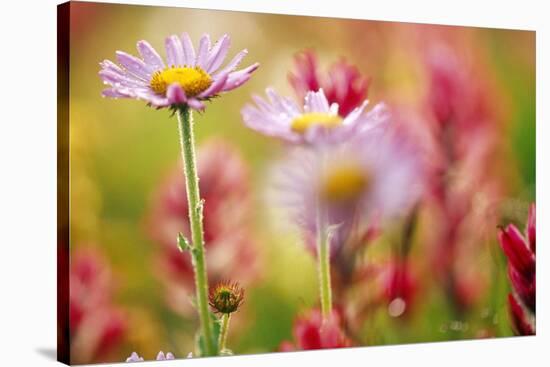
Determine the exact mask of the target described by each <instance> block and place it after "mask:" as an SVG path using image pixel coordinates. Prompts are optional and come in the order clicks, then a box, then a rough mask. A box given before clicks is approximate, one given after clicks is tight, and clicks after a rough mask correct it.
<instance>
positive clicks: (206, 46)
mask: <svg viewBox="0 0 550 367" xmlns="http://www.w3.org/2000/svg"><path fill="white" fill-rule="evenodd" d="M208 51H210V36H209V35H208V34H203V35H202V37H201V39H200V41H199V50H198V52H197V61H196V63H195V65H198V66H200V67H201V68H202V69H203V70H206V67H205V64H206V58H207V57H208Z"/></svg>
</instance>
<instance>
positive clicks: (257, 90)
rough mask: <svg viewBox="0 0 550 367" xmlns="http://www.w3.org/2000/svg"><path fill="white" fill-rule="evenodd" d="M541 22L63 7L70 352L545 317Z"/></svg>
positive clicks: (313, 341) (421, 334)
mask: <svg viewBox="0 0 550 367" xmlns="http://www.w3.org/2000/svg"><path fill="white" fill-rule="evenodd" d="M535 191H536V190H535V32H533V31H522V30H504V29H487V28H473V27H460V26H443V25H430V24H409V23H398V22H386V21H369V20H355V19H335V18H322V17H314V16H293V15H274V14H260V13H247V12H233V11H216V10H199V9H185V8H174V7H157V6H136V5H122V4H102V3H90V2H69V3H65V4H62V5H59V7H58V209H59V211H58V248H57V253H58V290H59V291H58V359H59V360H60V361H62V362H64V363H67V364H88V363H104V362H137V361H142V360H169V359H180V358H202V357H214V356H228V355H243V354H253V353H281V352H290V351H302V350H315V349H326V348H352V347H365V346H375V345H392V344H403V343H418V342H436V341H454V340H464V339H482V338H496V337H509V336H514V335H534V334H535V332H536V328H535V313H536V312H535V311H536V307H535V304H536V302H535V300H536V290H535V278H536V276H535V273H536V272H535V268H536V267H535V257H536V255H535V253H536V245H535V243H536V230H535V227H536V224H535V217H536V214H535V212H536V210H535Z"/></svg>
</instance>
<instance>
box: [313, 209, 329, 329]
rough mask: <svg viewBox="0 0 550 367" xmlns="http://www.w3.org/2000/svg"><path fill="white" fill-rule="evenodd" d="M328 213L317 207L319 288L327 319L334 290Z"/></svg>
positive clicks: (322, 311)
mask: <svg viewBox="0 0 550 367" xmlns="http://www.w3.org/2000/svg"><path fill="white" fill-rule="evenodd" d="M328 235H329V234H328V231H327V223H326V214H325V211H324V210H323V208H322V206H321V205H319V206H318V208H317V261H318V272H319V288H320V293H321V313H322V315H323V320H327V319H328V317H329V316H330V314H331V313H332V290H331V284H330V249H329V247H330V242H329V238H328Z"/></svg>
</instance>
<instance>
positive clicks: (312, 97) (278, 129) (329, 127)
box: [241, 88, 389, 144]
mask: <svg viewBox="0 0 550 367" xmlns="http://www.w3.org/2000/svg"><path fill="white" fill-rule="evenodd" d="M266 95H267V98H268V99H267V100H265V99H263V98H262V97H260V96H257V95H254V96H253V97H252V98H253V100H254V102H255V104H256V105H252V104H248V105H246V106H245V107H244V108H243V110H242V111H241V114H242V117H243V121H244V123H245V124H246V126H248V127H249V128H251V129H253V130H256V131H258V132H260V133H262V134H264V135H268V136H273V137H277V138H280V139H283V140H285V141H287V142H290V143H298V144H317V143H337V142H341V141H345V140H347V139H349V138H350V137H353V136H355V135H357V134H360V133H362V132H365V131H368V130H371V129H375V128H377V127H380V126H383V125H384V124H385V123H386V122H387V121H388V118H389V114H388V112H387V109H386V107H385V105H384V104H383V103H380V104H377V105H376V106H374V108H373V109H372V110H370V111H369V112H365V108H366V107H367V104H368V101H367V100H365V101H364V102H363V103H361V105H360V106H359V107H357V108H355V109H354V110H352V111H351V112H350V113H349V114H347V115H346V116H343V117H342V116H340V115H339V114H338V109H339V107H338V104H337V103H332V104H329V102H328V100H327V98H326V96H325V93H324V92H323V89H319V90H318V91H316V92H314V91H309V92H308V93H307V94H306V96H305V98H304V104H303V106H299V105H298V104H297V103H296V102H295V101H294V100H292V99H290V98H287V97H283V96H281V95H279V94H278V93H277V92H275V90H273V89H272V88H268V89H266Z"/></svg>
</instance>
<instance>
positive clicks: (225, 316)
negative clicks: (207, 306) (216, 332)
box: [218, 313, 231, 352]
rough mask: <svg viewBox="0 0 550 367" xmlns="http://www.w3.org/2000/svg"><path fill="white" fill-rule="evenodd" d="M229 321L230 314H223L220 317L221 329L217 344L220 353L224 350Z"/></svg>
mask: <svg viewBox="0 0 550 367" xmlns="http://www.w3.org/2000/svg"><path fill="white" fill-rule="evenodd" d="M229 321H231V314H230V313H224V314H223V316H222V329H221V331H220V340H219V342H218V345H219V347H220V350H219V351H220V352H221V351H223V350H224V349H226V343H227V334H229Z"/></svg>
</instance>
